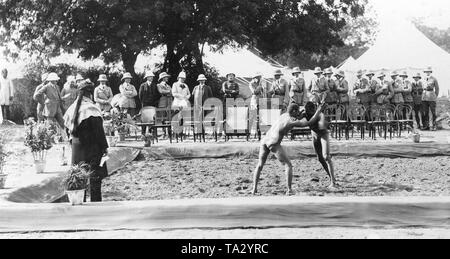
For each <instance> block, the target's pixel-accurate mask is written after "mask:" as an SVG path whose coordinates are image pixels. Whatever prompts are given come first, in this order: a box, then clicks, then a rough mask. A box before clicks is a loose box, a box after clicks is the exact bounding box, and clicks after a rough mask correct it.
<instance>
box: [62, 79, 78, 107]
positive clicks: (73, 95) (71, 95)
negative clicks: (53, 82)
mask: <svg viewBox="0 0 450 259" xmlns="http://www.w3.org/2000/svg"><path fill="white" fill-rule="evenodd" d="M77 95H78V89H77V85H76V84H75V82H67V83H66V84H65V85H64V87H63V89H62V90H61V99H62V103H63V108H64V111H67V109H69V107H70V106H71V105H72V104H73V103H74V102H75V101H76V99H77Z"/></svg>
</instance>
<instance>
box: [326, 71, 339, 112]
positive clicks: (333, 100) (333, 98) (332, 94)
mask: <svg viewBox="0 0 450 259" xmlns="http://www.w3.org/2000/svg"><path fill="white" fill-rule="evenodd" d="M332 74H333V71H332V70H331V68H327V69H326V70H325V76H326V79H327V84H328V89H329V90H330V91H329V93H328V94H327V97H326V98H325V102H326V103H327V104H337V103H338V102H339V94H338V92H337V84H336V80H333V79H332V78H331V75H332Z"/></svg>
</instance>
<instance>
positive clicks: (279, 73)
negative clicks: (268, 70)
mask: <svg viewBox="0 0 450 259" xmlns="http://www.w3.org/2000/svg"><path fill="white" fill-rule="evenodd" d="M273 74H274V75H275V76H282V75H284V74H283V72H282V71H281V70H280V69H277V70H275V73H273Z"/></svg>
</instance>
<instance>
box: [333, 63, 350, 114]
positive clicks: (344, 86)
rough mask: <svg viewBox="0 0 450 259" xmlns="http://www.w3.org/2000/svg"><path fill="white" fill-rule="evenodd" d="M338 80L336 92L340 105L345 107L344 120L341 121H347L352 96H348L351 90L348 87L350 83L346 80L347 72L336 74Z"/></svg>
mask: <svg viewBox="0 0 450 259" xmlns="http://www.w3.org/2000/svg"><path fill="white" fill-rule="evenodd" d="M336 79H337V81H336V91H337V93H338V95H339V104H341V105H343V106H344V107H345V111H344V114H343V118H341V119H344V120H347V110H348V107H349V105H350V96H349V94H348V93H349V90H350V88H349V86H348V81H347V80H346V79H345V72H344V71H342V70H340V71H339V72H338V73H337V74H336Z"/></svg>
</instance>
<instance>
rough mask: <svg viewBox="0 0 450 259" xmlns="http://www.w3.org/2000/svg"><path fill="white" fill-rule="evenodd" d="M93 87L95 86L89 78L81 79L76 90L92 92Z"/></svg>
mask: <svg viewBox="0 0 450 259" xmlns="http://www.w3.org/2000/svg"><path fill="white" fill-rule="evenodd" d="M94 89H95V86H94V84H93V83H92V82H91V80H89V79H87V80H83V81H81V83H80V85H79V86H78V90H80V91H86V92H94Z"/></svg>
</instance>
